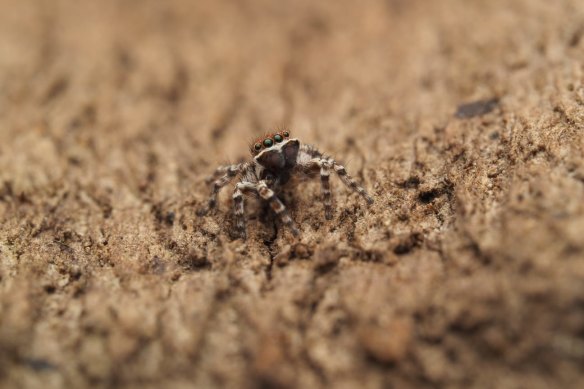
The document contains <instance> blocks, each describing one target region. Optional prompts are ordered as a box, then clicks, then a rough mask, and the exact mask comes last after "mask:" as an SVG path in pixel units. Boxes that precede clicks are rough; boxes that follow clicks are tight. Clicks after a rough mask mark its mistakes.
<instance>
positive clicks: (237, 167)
mask: <svg viewBox="0 0 584 389" xmlns="http://www.w3.org/2000/svg"><path fill="white" fill-rule="evenodd" d="M243 165H244V164H243V163H236V164H232V165H221V166H219V167H218V168H217V169H215V171H214V172H213V174H211V175H210V176H208V177H207V178H205V182H206V183H207V184H211V182H213V181H214V180H216V179H217V177H219V176H223V175H225V174H229V172H234V171H235V172H240V171H242V170H243V169H244V166H243ZM236 174H237V173H236Z"/></svg>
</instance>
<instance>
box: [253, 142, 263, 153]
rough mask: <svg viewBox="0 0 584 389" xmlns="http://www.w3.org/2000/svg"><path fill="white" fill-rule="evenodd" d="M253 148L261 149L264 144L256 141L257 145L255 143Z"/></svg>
mask: <svg viewBox="0 0 584 389" xmlns="http://www.w3.org/2000/svg"><path fill="white" fill-rule="evenodd" d="M253 148H254V149H255V151H260V150H261V149H262V144H261V143H256V144H255V145H253Z"/></svg>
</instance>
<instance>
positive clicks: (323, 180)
mask: <svg viewBox="0 0 584 389" xmlns="http://www.w3.org/2000/svg"><path fill="white" fill-rule="evenodd" d="M319 165H320V187H321V191H322V201H323V202H324V217H325V218H326V219H327V220H331V219H332V218H333V202H332V196H331V183H330V171H331V168H332V163H331V162H329V161H328V160H321V161H320V164H319Z"/></svg>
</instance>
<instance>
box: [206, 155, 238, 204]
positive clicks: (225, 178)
mask: <svg viewBox="0 0 584 389" xmlns="http://www.w3.org/2000/svg"><path fill="white" fill-rule="evenodd" d="M243 168H244V164H241V163H240V164H237V165H229V166H221V167H219V168H218V169H217V170H216V171H215V173H214V174H217V172H223V175H222V176H220V177H219V178H218V179H216V180H215V181H214V182H213V188H212V189H211V196H210V197H209V202H208V204H207V210H210V209H212V208H215V205H217V195H218V194H219V191H220V190H221V188H223V187H224V186H225V185H227V184H229V183H230V182H231V180H233V178H234V177H235V176H237V174H239V172H241V171H242V169H243Z"/></svg>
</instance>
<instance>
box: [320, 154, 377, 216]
mask: <svg viewBox="0 0 584 389" xmlns="http://www.w3.org/2000/svg"><path fill="white" fill-rule="evenodd" d="M330 162H331V163H332V165H333V167H334V169H335V172H336V173H337V175H338V176H339V178H340V179H341V181H343V183H344V184H345V185H346V186H347V187H348V188H349V189H351V190H352V191H354V192H357V193H359V194H360V195H361V196H362V197H363V198H364V199H365V200H366V201H367V203H369V205H371V204H373V198H372V197H371V196H369V194H368V193H367V191H366V190H365V189H364V188H363V187H362V186H361V185H359V184H358V183H357V181H355V179H354V178H353V177H351V176H350V175H349V173H347V169H345V167H344V166H343V165H340V164H339V163H337V162H335V161H334V160H330Z"/></svg>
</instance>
